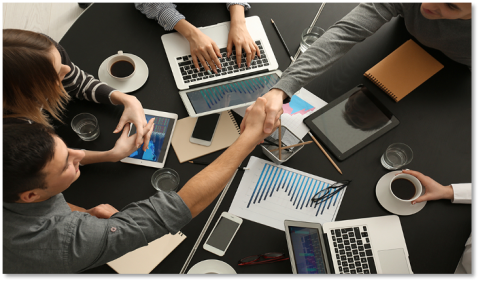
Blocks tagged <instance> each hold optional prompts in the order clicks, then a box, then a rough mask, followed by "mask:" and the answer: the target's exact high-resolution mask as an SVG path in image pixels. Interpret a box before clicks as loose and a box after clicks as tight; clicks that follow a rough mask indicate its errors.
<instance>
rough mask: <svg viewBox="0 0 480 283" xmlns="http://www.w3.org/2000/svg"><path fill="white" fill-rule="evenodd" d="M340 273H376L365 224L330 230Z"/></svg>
mask: <svg viewBox="0 0 480 283" xmlns="http://www.w3.org/2000/svg"><path fill="white" fill-rule="evenodd" d="M330 233H331V236H332V242H333V246H334V247H335V257H336V260H337V264H338V269H339V271H340V273H341V274H376V273H377V269H376V268H375V262H374V260H373V253H372V248H371V244H370V239H369V238H368V231H367V226H358V227H351V228H343V229H335V230H331V231H330Z"/></svg>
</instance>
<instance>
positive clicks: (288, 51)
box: [270, 19, 295, 62]
mask: <svg viewBox="0 0 480 283" xmlns="http://www.w3.org/2000/svg"><path fill="white" fill-rule="evenodd" d="M270 20H271V21H272V24H273V27H274V28H275V30H276V31H277V34H278V36H279V37H280V40H282V43H283V46H285V49H286V50H287V54H288V56H289V57H290V60H292V62H293V61H295V60H293V57H292V55H290V50H288V47H287V44H285V41H284V40H283V37H282V35H281V34H280V31H279V30H278V27H277V25H276V24H275V22H274V21H273V20H272V19H270Z"/></svg>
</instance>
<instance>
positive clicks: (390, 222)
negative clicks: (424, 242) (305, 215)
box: [285, 215, 413, 274]
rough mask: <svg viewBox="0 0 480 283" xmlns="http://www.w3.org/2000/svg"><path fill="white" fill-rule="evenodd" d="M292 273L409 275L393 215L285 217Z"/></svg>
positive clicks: (403, 239)
mask: <svg viewBox="0 0 480 283" xmlns="http://www.w3.org/2000/svg"><path fill="white" fill-rule="evenodd" d="M285 233H286V237H287V245H288V250H289V254H290V261H291V264H292V271H293V273H298V274H305V273H307V274H308V273H324V274H329V273H335V274H377V273H378V274H412V273H413V272H412V268H411V266H410V260H409V258H408V250H407V245H406V243H405V238H404V237H403V231H402V226H401V224H400V219H399V217H398V216H396V215H389V216H380V217H372V218H361V219H355V220H345V221H338V222H329V223H325V224H323V225H321V224H319V223H311V222H301V221H291V220H285Z"/></svg>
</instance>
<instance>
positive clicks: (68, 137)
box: [58, 3, 472, 273]
mask: <svg viewBox="0 0 480 283" xmlns="http://www.w3.org/2000/svg"><path fill="white" fill-rule="evenodd" d="M355 6H356V4H355V3H348V4H347V3H345V4H331V3H329V4H327V5H326V6H325V9H324V11H323V13H322V15H321V16H320V18H319V20H318V22H317V26H320V27H323V28H324V29H326V28H328V27H329V26H331V25H332V24H334V23H335V22H336V21H337V20H339V19H341V18H342V17H343V16H344V15H346V14H347V13H348V12H349V11H351V10H352V9H353V8H354V7H355ZM319 7H320V3H302V4H292V3H288V4H287V3H282V4H277V3H268V4H261V3H253V4H252V9H251V10H250V11H248V12H247V13H246V16H254V15H258V16H259V17H260V19H261V20H262V23H263V26H264V29H265V31H266V33H267V36H268V38H269V41H270V43H271V45H272V48H273V51H274V53H275V56H276V58H277V60H278V62H279V69H280V70H282V71H283V70H285V69H286V68H287V67H288V65H289V63H290V60H289V58H288V56H287V54H286V51H285V49H284V47H283V46H282V44H281V41H280V39H279V37H278V35H277V34H276V32H275V30H274V28H273V26H272V24H271V23H270V19H271V18H272V19H273V20H274V21H275V22H276V24H277V26H278V28H279V29H280V31H281V32H282V36H283V38H284V39H285V42H286V43H287V45H288V47H289V49H290V50H291V52H295V51H296V50H297V48H298V44H299V39H300V34H301V32H302V30H303V29H304V28H306V27H308V26H309V25H310V23H311V21H312V19H313V17H314V16H315V14H316V12H317V10H318V8H319ZM178 10H179V11H180V12H181V13H182V14H184V15H185V16H186V18H187V19H188V20H189V21H190V22H191V23H192V24H194V25H195V26H197V27H201V26H208V25H212V24H216V23H219V22H223V21H228V20H229V13H228V12H227V10H226V8H225V4H189V5H187V4H180V5H178ZM107 15H108V17H107ZM206 15H208V16H206ZM164 33H166V32H165V31H164V30H163V28H162V27H160V26H159V25H158V23H156V22H155V21H154V20H149V19H147V18H146V17H145V15H143V14H142V13H140V12H139V11H137V10H136V9H135V7H134V5H133V4H94V5H92V6H91V7H90V8H88V9H87V10H86V11H85V12H84V13H83V14H82V16H81V17H80V18H79V19H78V20H77V21H76V22H75V24H74V25H73V26H72V27H71V28H70V30H69V31H68V32H67V34H66V35H65V36H64V37H63V39H62V40H61V41H60V43H61V44H62V45H63V46H64V47H65V48H66V50H67V51H68V53H69V55H70V58H71V59H72V61H73V62H74V63H75V64H77V65H78V66H80V67H81V69H83V70H84V71H86V72H88V73H90V74H94V75H95V76H97V75H98V67H99V66H100V64H101V63H102V62H103V60H104V59H105V58H107V57H109V56H110V55H112V54H115V53H116V52H117V51H118V50H123V51H124V52H127V53H133V54H136V55H138V56H140V57H141V58H142V59H143V60H144V61H145V62H146V63H147V65H148V67H149V71H150V73H149V78H148V80H147V82H146V83H145V85H143V87H141V88H140V89H139V90H137V91H135V92H133V93H131V94H132V95H135V96H136V97H137V98H138V99H139V100H140V101H141V102H142V104H143V106H144V108H147V109H155V110H160V111H166V112H174V113H177V114H178V116H179V119H181V118H184V117H187V112H186V110H185V107H184V105H183V103H182V102H181V99H180V96H179V95H178V90H177V88H176V86H175V82H174V79H173V76H172V73H171V71H170V69H169V65H168V61H167V57H166V56H165V51H164V48H163V45H162V42H161V38H160V37H161V35H163V34H164ZM409 38H411V35H410V34H409V33H408V32H407V31H406V29H405V25H404V23H403V20H402V19H394V20H392V21H391V22H390V23H387V24H386V25H384V26H383V27H382V28H381V29H380V30H379V31H378V32H377V33H376V34H375V35H373V36H371V37H370V38H368V39H366V40H365V41H364V42H362V43H360V44H357V45H356V46H355V47H354V48H353V49H352V50H351V51H350V52H349V53H348V54H347V55H345V56H344V57H343V58H342V59H341V60H339V61H338V62H336V63H335V64H334V66H333V67H332V68H331V69H330V70H328V71H327V72H326V73H325V74H324V75H322V76H321V77H318V78H316V79H315V80H314V81H312V82H311V83H310V84H308V85H307V86H305V88H306V89H308V90H309V91H311V92H313V93H315V94H316V95H318V96H319V97H320V98H322V99H323V100H325V101H326V102H330V101H332V100H333V99H335V98H336V97H338V96H340V95H341V94H343V93H344V92H346V91H348V90H350V89H351V88H353V87H354V86H356V85H358V84H360V83H363V84H364V85H366V86H367V87H368V88H369V89H370V91H371V92H372V93H373V94H374V95H375V96H376V97H377V98H378V99H379V100H380V101H381V102H382V103H383V104H384V105H385V106H386V107H387V108H388V109H390V111H391V112H393V114H394V115H395V116H396V117H397V118H398V119H399V120H400V125H399V126H398V127H396V128H395V129H394V130H392V131H390V132H388V133H387V134H385V135H384V136H382V137H380V138H379V139H377V140H375V141H374V142H372V143H371V144H369V145H368V146H366V147H365V148H363V149H362V150H360V151H359V152H357V153H356V154H354V155H353V156H351V157H350V158H348V159H346V160H345V161H343V162H338V161H337V164H338V166H339V167H340V168H341V169H342V171H343V175H340V174H339V173H338V172H337V171H336V170H335V168H334V167H333V166H332V165H331V164H330V163H329V161H328V160H327V159H326V158H325V156H324V155H323V154H322V152H321V151H320V150H319V149H318V148H317V147H316V146H307V147H305V148H304V149H303V150H301V151H300V152H299V153H297V155H296V156H295V158H292V159H291V160H289V161H288V162H287V163H285V164H284V165H286V166H289V167H292V168H295V169H298V170H301V171H304V172H308V173H310V174H313V175H317V176H321V177H324V178H327V179H330V180H336V181H339V180H343V179H351V180H353V182H352V183H351V185H350V186H349V187H348V191H347V193H346V194H345V197H344V199H343V202H342V205H341V207H340V210H339V212H338V215H337V218H336V219H337V220H344V219H354V218H362V217H373V216H381V215H389V214H390V213H389V212H388V211H387V210H385V209H384V208H383V207H382V206H381V205H380V203H379V202H378V200H377V198H376V197H375V185H376V183H377V181H378V180H379V179H380V177H382V176H383V175H384V174H386V173H388V171H387V170H386V169H384V168H383V167H382V165H381V164H380V156H381V155H382V152H383V151H384V150H385V149H386V148H387V146H388V145H389V144H391V143H394V142H403V143H406V144H408V145H409V146H410V147H411V148H412V149H413V151H414V158H413V161H412V162H411V163H410V164H409V165H408V168H410V169H414V170H418V171H420V172H423V173H424V174H426V175H428V176H430V177H432V178H433V179H435V180H437V181H438V182H439V183H441V184H451V183H468V182H471V171H472V170H471V169H472V166H471V164H472V158H471V152H472V146H471V133H472V131H471V126H472V122H471V117H472V115H471V114H472V104H471V100H472V96H471V73H470V70H469V69H468V68H467V67H465V66H463V65H460V64H458V63H455V62H453V61H452V60H450V59H448V58H447V57H446V56H444V55H443V54H442V53H441V52H439V51H436V50H432V49H428V48H426V50H427V51H428V52H429V53H430V54H432V55H433V56H434V57H435V58H436V59H437V60H439V61H440V62H441V63H442V64H443V65H444V66H445V68H444V69H443V70H441V71H440V72H439V73H438V74H436V75H435V76H433V77H432V78H431V79H429V80H428V81H427V82H425V83H424V84H422V85H421V86H420V87H418V88H417V89H415V90H414V91H413V92H412V93H410V94H409V95H408V96H407V97H405V98H404V99H403V100H402V101H400V102H399V103H395V102H394V101H393V100H392V99H391V98H389V97H388V96H387V95H385V94H384V93H383V92H382V91H381V90H380V89H379V88H377V87H376V86H374V85H373V84H372V83H371V82H370V81H369V80H368V79H366V78H365V77H364V76H363V73H364V72H365V71H366V70H368V69H369V68H371V67H372V66H373V65H375V64H376V63H377V62H379V61H380V60H381V59H383V58H384V57H385V56H387V55H388V54H389V53H391V52H392V51H393V50H395V49H396V48H397V47H398V46H400V45H401V44H402V43H404V42H405V41H406V40H408V39H409ZM292 55H293V54H292ZM86 111H88V112H90V113H92V114H94V115H95V116H97V118H98V119H99V123H100V128H101V135H100V137H99V138H98V139H97V140H96V141H93V142H83V141H81V140H80V139H79V138H78V137H77V136H76V134H75V133H74V132H73V131H72V130H71V128H70V126H69V124H70V121H71V119H72V118H73V117H74V116H75V115H76V114H78V113H81V112H86ZM122 111H123V108H122V107H115V106H105V105H99V104H95V103H90V102H86V101H72V102H70V103H69V105H68V109H67V112H66V113H65V119H64V121H66V123H65V124H64V125H61V124H58V133H59V135H60V136H61V137H62V138H63V139H64V140H65V141H66V142H67V144H68V145H69V146H70V147H76V148H85V149H91V150H108V149H110V148H112V147H113V145H114V143H115V141H116V139H117V138H118V135H115V134H113V133H112V132H113V130H114V128H115V126H116V124H117V123H118V120H119V119H120V116H121V114H122ZM236 118H237V120H238V121H239V122H240V121H241V118H240V117H236ZM305 140H310V138H309V137H306V138H305ZM220 154H221V151H220V152H216V153H213V154H210V155H208V156H205V157H203V158H201V159H200V160H202V161H213V160H214V159H215V158H216V157H217V156H219V155H220ZM252 155H253V156H257V157H260V158H265V156H264V155H263V154H262V152H261V150H260V149H259V148H256V149H255V150H254V151H253V152H252ZM247 162H248V158H247V160H245V161H244V163H243V164H246V163H247ZM166 167H169V168H173V169H174V170H176V171H177V172H179V174H180V179H181V181H180V186H183V185H184V184H185V183H186V182H187V181H188V180H189V179H190V178H191V177H193V176H194V175H195V174H196V173H198V172H199V171H200V170H201V169H202V166H199V165H194V164H180V163H179V162H178V159H177V157H176V156H175V152H174V150H170V151H169V154H168V157H167V162H166ZM154 171H155V169H154V168H148V167H143V166H136V165H130V164H124V163H120V162H118V163H108V164H94V165H89V166H85V167H82V175H81V178H79V179H78V181H76V182H75V183H74V184H72V186H71V187H70V188H69V189H68V190H67V191H65V192H64V195H65V198H66V200H67V201H68V202H70V203H73V204H76V205H79V206H82V207H86V208H90V207H94V206H96V205H98V204H101V203H109V204H111V205H113V206H114V207H116V208H118V209H121V208H122V207H124V206H125V205H127V204H128V203H130V202H133V201H138V200H142V199H145V198H148V197H149V196H150V195H152V194H153V193H154V192H155V191H154V189H153V187H152V186H151V184H150V177H151V175H152V174H153V172H154ZM242 174H243V173H242V172H238V173H237V175H236V177H235V179H234V181H233V183H232V185H231V187H230V189H229V191H228V193H227V194H226V196H225V199H224V200H223V202H222V204H221V205H220V208H219V210H218V212H217V213H216V215H215V217H214V222H215V221H216V219H217V218H218V216H219V215H220V213H221V212H222V211H228V209H229V207H230V204H231V202H232V200H233V197H234V195H235V191H236V188H237V187H238V185H239V182H240V180H241V177H242ZM215 202H216V201H215ZM213 206H214V203H212V204H211V205H210V206H209V207H208V208H206V209H205V210H204V211H203V212H202V213H201V214H200V215H199V216H197V217H196V218H195V219H193V220H192V221H191V223H189V224H188V225H187V226H185V227H184V228H183V229H182V232H183V233H185V234H186V235H187V239H186V240H185V241H184V242H183V243H182V244H181V245H180V246H178V247H177V248H176V249H175V250H174V251H173V252H172V253H171V254H170V255H169V256H168V257H167V258H166V259H165V260H164V261H163V262H162V263H161V264H160V265H158V266H157V267H156V268H155V269H154V270H153V273H178V272H179V271H180V269H181V268H182V266H183V264H184V262H185V260H186V258H187V256H188V255H189V253H190V251H191V249H192V247H193V246H194V243H195V241H196V240H197V237H198V235H199V234H200V231H201V230H202V228H203V226H204V224H205V222H206V220H207V218H208V217H209V215H210V213H211V211H212V209H213ZM400 220H401V223H402V228H403V231H404V235H405V240H406V243H407V247H408V251H409V253H410V263H411V266H412V270H413V272H414V273H452V272H453V271H454V270H455V268H456V265H457V263H458V260H459V259H460V257H461V255H462V252H463V250H464V244H465V242H466V240H467V238H468V236H469V235H470V232H471V220H472V217H471V206H470V205H457V204H451V202H450V201H448V200H440V201H432V202H429V203H428V204H427V205H426V207H425V208H424V209H423V210H421V211H420V212H419V213H417V214H414V215H411V216H405V217H404V216H401V217H400ZM211 228H212V225H210V227H209V229H208V230H207V235H208V233H210V231H211ZM204 241H205V238H204V239H203V241H202V242H201V243H200V247H199V249H198V250H197V252H196V254H195V256H194V257H193V259H192V261H191V263H190V265H189V268H190V267H191V266H193V265H194V264H196V263H198V262H200V261H202V260H205V259H219V260H222V261H225V262H226V263H228V264H230V265H231V266H232V267H233V268H234V269H235V270H236V272H237V273H291V272H292V271H291V267H290V262H289V261H284V262H279V263H274V264H265V265H257V266H246V267H239V266H237V265H236V263H237V260H238V259H240V258H242V257H245V256H249V255H254V254H261V253H264V252H270V251H275V252H285V253H288V250H287V244H286V240H285V234H284V232H283V231H280V230H276V229H273V228H270V227H267V226H264V225H261V224H258V223H255V222H252V221H249V220H244V222H243V224H242V226H241V228H240V230H239V231H238V233H237V235H236V236H235V238H234V240H233V242H232V244H231V246H230V247H229V249H228V251H227V253H226V254H225V256H223V257H218V256H216V255H214V254H212V253H209V252H207V251H205V250H203V249H202V248H201V246H202V245H203V243H204ZM86 273H114V271H113V270H112V269H111V268H110V267H108V266H107V265H103V266H100V267H97V268H94V269H91V270H88V271H86Z"/></svg>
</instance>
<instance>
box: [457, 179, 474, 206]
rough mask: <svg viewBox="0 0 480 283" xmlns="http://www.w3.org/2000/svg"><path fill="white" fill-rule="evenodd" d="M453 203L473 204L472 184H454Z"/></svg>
mask: <svg viewBox="0 0 480 283" xmlns="http://www.w3.org/2000/svg"><path fill="white" fill-rule="evenodd" d="M452 188H453V200H452V203H467V204H468V203H472V184H452Z"/></svg>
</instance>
